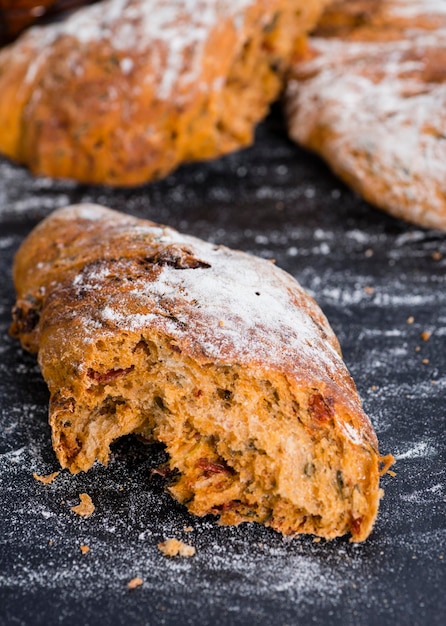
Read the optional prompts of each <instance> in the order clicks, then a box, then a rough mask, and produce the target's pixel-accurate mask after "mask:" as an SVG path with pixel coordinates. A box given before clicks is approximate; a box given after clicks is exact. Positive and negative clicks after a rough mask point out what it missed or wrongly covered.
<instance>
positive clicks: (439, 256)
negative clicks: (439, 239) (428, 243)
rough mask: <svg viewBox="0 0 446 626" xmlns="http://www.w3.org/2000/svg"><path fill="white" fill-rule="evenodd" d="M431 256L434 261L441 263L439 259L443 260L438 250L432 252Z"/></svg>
mask: <svg viewBox="0 0 446 626" xmlns="http://www.w3.org/2000/svg"><path fill="white" fill-rule="evenodd" d="M431 256H432V258H433V260H434V261H441V259H442V258H443V255H442V254H441V252H438V250H435V252H432V255H431Z"/></svg>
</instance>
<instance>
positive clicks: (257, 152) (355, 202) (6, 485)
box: [0, 113, 446, 626]
mask: <svg viewBox="0 0 446 626" xmlns="http://www.w3.org/2000/svg"><path fill="white" fill-rule="evenodd" d="M81 201H93V202H98V203H101V204H104V205H106V206H109V207H111V208H115V209H118V210H122V211H126V212H128V213H131V214H133V215H136V216H139V217H147V218H149V219H152V220H154V221H158V222H162V223H165V224H169V225H170V226H173V227H175V228H178V229H180V230H182V231H184V232H187V233H190V234H193V235H196V236H198V237H201V238H203V239H207V240H211V241H213V242H218V243H222V244H225V245H228V246H231V247H235V248H240V249H243V250H246V251H249V252H252V253H254V254H257V255H260V256H263V257H267V258H271V257H273V258H275V259H276V262H277V264H278V265H279V266H280V267H282V268H284V269H285V270H287V271H288V272H290V273H291V274H292V275H293V276H295V277H296V278H297V279H298V280H299V282H300V283H301V284H302V285H303V286H304V287H306V288H307V289H308V290H309V291H310V292H311V293H312V294H313V295H314V296H315V297H316V299H317V301H318V302H319V304H320V305H321V307H322V309H323V310H324V312H325V314H326V315H327V317H328V318H329V321H330V322H331V324H332V326H333V328H334V330H335V332H336V333H337V335H338V338H339V340H340V342H341V345H342V348H343V352H344V357H345V360H346V363H347V365H348V367H349V368H350V371H351V372H352V374H353V377H354V379H355V381H356V383H357V386H358V390H359V392H360V395H361V397H362V398H363V401H364V405H365V408H366V411H367V412H368V414H369V415H370V418H371V420H372V422H373V425H374V427H375V430H376V432H377V435H378V438H379V440H380V447H381V452H382V453H383V454H385V453H388V452H392V453H393V454H394V455H395V457H396V459H397V462H396V465H395V466H394V468H393V469H394V471H395V473H396V475H395V476H393V477H392V476H389V475H386V476H384V478H383V481H382V483H383V487H384V489H385V497H384V499H383V501H382V504H381V509H380V514H379V518H378V521H377V524H376V527H375V529H374V531H373V533H372V535H371V537H370V538H369V539H368V540H367V541H366V542H365V543H363V544H359V545H354V544H350V543H349V542H348V539H347V538H345V539H340V540H336V541H333V542H330V543H327V542H325V541H321V542H318V543H317V542H313V539H312V538H311V537H302V538H297V539H293V540H291V541H290V540H284V539H283V538H282V537H281V536H280V535H278V534H277V533H275V532H273V531H271V530H268V529H265V528H262V527H260V526H257V525H249V524H244V525H241V526H239V527H237V528H232V527H220V526H218V525H217V524H216V523H215V521H214V520H213V519H211V518H205V519H198V518H194V517H192V516H190V515H188V514H187V513H186V512H185V510H184V509H183V508H182V507H181V506H179V505H178V504H177V503H175V502H174V501H173V500H172V499H171V498H170V496H169V495H168V494H166V493H165V491H164V489H163V484H162V480H161V479H160V478H159V477H155V478H150V470H151V468H154V467H156V466H157V465H158V464H159V462H160V460H161V459H162V458H163V455H164V452H163V450H162V449H161V448H160V447H157V446H154V447H147V446H144V445H143V444H141V443H139V442H138V441H136V440H134V439H133V438H126V439H124V440H121V441H119V442H117V443H116V444H115V445H114V447H113V450H114V452H113V456H112V460H111V463H110V465H109V466H108V467H107V468H104V467H102V466H99V465H98V466H95V467H94V468H93V469H92V470H91V471H90V472H88V473H87V474H82V475H77V476H71V475H69V474H68V473H67V472H62V473H61V474H60V475H59V476H58V477H57V479H56V480H55V481H54V482H53V483H52V484H50V485H43V484H41V483H40V482H37V481H36V480H35V479H34V478H33V472H37V473H38V474H48V473H50V472H53V471H55V470H57V469H58V467H57V462H56V460H55V457H54V454H53V452H52V448H51V443H50V432H49V427H48V425H47V401H48V393H47V390H46V386H45V384H44V382H43V380H42V378H41V376H40V373H39V370H38V367H37V365H36V361H35V358H34V357H33V356H32V355H29V354H26V353H24V352H23V351H22V350H21V348H20V346H19V345H18V343H17V342H16V341H14V340H12V339H11V338H9V337H8V335H7V328H8V325H9V319H10V313H9V311H10V308H11V306H12V304H13V302H14V291H13V286H12V279H11V264H12V258H13V254H14V252H15V250H16V249H17V247H18V246H19V244H20V242H21V241H22V240H23V238H24V237H25V236H26V234H27V233H28V232H29V231H30V230H31V228H32V227H33V226H34V225H35V224H36V223H37V221H38V220H40V219H41V218H42V217H44V216H45V215H48V214H49V213H50V212H51V211H52V210H53V209H55V208H57V207H60V206H64V205H67V204H69V203H73V202H81ZM0 267H1V272H2V287H1V289H0V379H1V382H0V499H1V502H0V507H1V509H0V510H1V517H0V529H1V534H0V541H1V545H0V623H1V624H29V625H33V626H37V625H39V624H45V625H48V624H59V623H60V624H82V625H89V624H98V623H103V624H151V625H152V624H153V625H155V624H156V625H157V624H167V625H173V624H175V625H177V624H179V625H181V624H190V625H194V626H195V625H198V626H201V625H204V624H222V625H232V624H234V625H242V624H256V625H267V624H268V625H270V624H281V625H290V626H294V625H296V624H309V623H317V624H330V625H332V624H343V625H346V624H352V625H355V626H356V625H362V624H364V625H369V624H371V625H374V624H380V625H385V624H392V625H394V624H398V625H399V624H408V625H411V626H416V625H420V626H424V625H426V624H430V625H434V624H435V625H436V624H438V625H440V624H441V625H443V624H444V623H446V603H445V590H446V576H445V561H446V501H445V500H446V488H445V483H446V480H445V478H446V469H445V435H444V431H445V413H446V409H445V405H446V403H445V399H446V235H445V234H442V233H439V232H436V231H428V230H423V229H419V228H417V227H415V226H411V225H409V224H405V223H403V222H399V221H397V220H394V219H392V218H390V217H388V216H387V215H385V214H383V213H381V212H379V211H378V210H376V209H374V208H372V207H370V206H369V205H367V204H366V203H365V202H363V201H362V200H361V199H360V198H359V197H358V196H356V195H355V194H353V193H352V192H350V191H349V190H348V189H347V188H346V187H344V186H343V185H342V184H341V183H340V182H339V181H338V180H337V179H336V178H335V177H334V176H333V175H332V174H331V173H330V172H329V171H328V169H327V168H326V167H325V165H324V164H323V163H322V162H321V161H319V160H318V159H317V158H316V157H314V156H312V155H310V154H308V153H306V152H304V151H302V150H300V149H298V148H297V147H295V146H294V145H292V144H291V143H290V142H289V141H288V140H287V138H286V134H285V131H284V129H283V125H282V122H281V119H280V117H279V116H278V114H277V113H276V114H274V115H273V116H271V117H270V118H269V119H268V120H267V121H266V122H265V123H264V124H263V125H261V126H260V128H259V130H258V133H257V140H256V143H255V145H254V146H253V147H252V148H250V149H248V150H244V151H241V152H239V153H238V154H233V155H230V156H228V157H225V158H223V159H220V160H217V161H214V162H212V163H207V164H194V165H188V166H184V167H182V168H181V169H180V170H178V171H177V172H176V173H175V174H173V175H171V176H170V177H168V178H167V179H165V180H164V181H161V182H158V183H155V184H151V185H147V186H144V187H141V188H138V189H127V190H121V189H116V190H112V189H108V188H103V187H89V186H85V185H76V184H74V183H71V182H64V181H62V182H54V181H51V180H49V179H46V178H40V179H33V177H32V176H30V175H29V174H28V173H27V172H26V171H25V170H24V169H22V168H19V167H15V166H13V165H11V164H10V163H8V162H7V161H5V160H3V161H2V160H0ZM408 320H409V321H408ZM425 331H427V332H428V333H431V335H430V338H429V339H428V340H427V341H426V340H424V339H423V338H422V337H421V334H422V333H424V332H425ZM425 337H426V335H425ZM82 492H87V493H88V494H90V496H91V497H92V499H93V502H94V504H95V506H96V510H95V512H94V514H93V515H92V516H91V517H89V518H81V517H79V516H77V515H75V514H74V513H73V512H72V511H71V510H70V507H71V506H73V505H75V504H77V503H78V501H79V499H78V494H79V493H82ZM185 529H186V530H185ZM168 537H175V538H178V539H182V540H183V541H186V542H187V543H190V544H192V545H194V546H195V548H196V555H195V556H194V557H192V558H180V557H176V558H167V557H165V556H163V555H162V554H161V552H160V551H159V550H158V549H157V544H158V543H159V542H160V541H162V540H163V539H166V538H168ZM81 545H82V546H88V547H89V548H90V550H89V552H86V553H85V554H84V553H82V551H81V549H80V546H81ZM134 577H140V578H141V579H142V580H143V581H144V584H143V585H142V586H141V587H138V588H137V589H134V590H129V589H128V587H127V583H128V581H129V580H131V579H132V578H134Z"/></svg>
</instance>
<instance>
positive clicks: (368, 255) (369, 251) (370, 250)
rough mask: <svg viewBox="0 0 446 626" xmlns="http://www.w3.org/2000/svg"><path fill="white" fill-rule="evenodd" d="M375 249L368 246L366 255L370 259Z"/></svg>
mask: <svg viewBox="0 0 446 626" xmlns="http://www.w3.org/2000/svg"><path fill="white" fill-rule="evenodd" d="M374 254H375V253H374V251H373V250H372V248H367V250H366V251H365V252H364V255H365V256H366V257H367V258H368V259H369V258H370V257H372V256H373V255H374Z"/></svg>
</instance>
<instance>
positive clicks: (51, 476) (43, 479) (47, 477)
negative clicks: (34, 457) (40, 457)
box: [33, 472, 60, 485]
mask: <svg viewBox="0 0 446 626" xmlns="http://www.w3.org/2000/svg"><path fill="white" fill-rule="evenodd" d="M59 474H60V472H53V473H52V474H46V475H42V476H40V475H39V474H36V472H33V477H34V478H35V479H36V480H38V481H39V483H43V484H44V485H49V484H50V483H52V482H53V480H54V479H55V478H57V476H59Z"/></svg>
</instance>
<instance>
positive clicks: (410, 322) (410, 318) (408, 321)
mask: <svg viewBox="0 0 446 626" xmlns="http://www.w3.org/2000/svg"><path fill="white" fill-rule="evenodd" d="M414 321H415V318H414V317H413V315H411V316H410V317H408V318H407V320H406V322H407V323H408V324H413V323H414Z"/></svg>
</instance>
